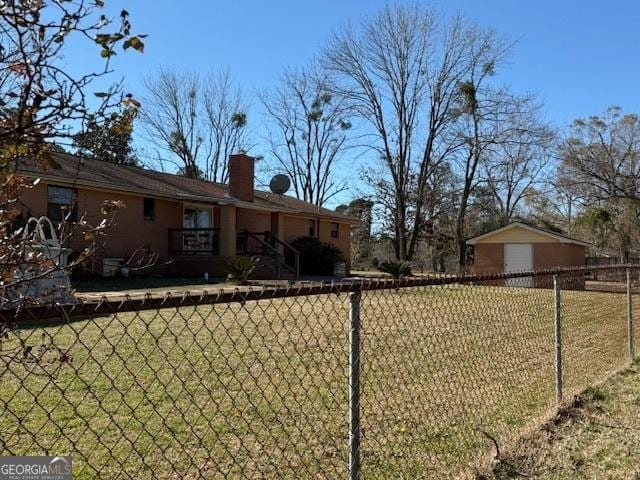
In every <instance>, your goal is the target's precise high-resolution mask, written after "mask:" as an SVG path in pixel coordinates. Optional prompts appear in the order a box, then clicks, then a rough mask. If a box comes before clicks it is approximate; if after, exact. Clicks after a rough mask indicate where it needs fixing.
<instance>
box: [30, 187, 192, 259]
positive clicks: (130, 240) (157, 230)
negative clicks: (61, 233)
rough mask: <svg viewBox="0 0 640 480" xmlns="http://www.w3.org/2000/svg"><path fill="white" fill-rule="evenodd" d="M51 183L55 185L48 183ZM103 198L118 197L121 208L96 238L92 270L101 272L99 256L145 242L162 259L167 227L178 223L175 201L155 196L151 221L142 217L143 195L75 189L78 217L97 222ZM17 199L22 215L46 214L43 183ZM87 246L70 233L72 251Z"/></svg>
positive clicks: (121, 253) (179, 216)
mask: <svg viewBox="0 0 640 480" xmlns="http://www.w3.org/2000/svg"><path fill="white" fill-rule="evenodd" d="M51 185H57V184H56V183H54V182H51ZM60 186H64V185H60ZM105 200H121V201H122V202H124V204H125V207H124V208H122V209H120V210H119V211H118V212H117V213H116V216H115V222H114V224H113V225H112V226H111V227H109V229H108V230H107V231H106V233H107V236H106V237H105V238H104V240H103V239H99V240H98V242H99V244H100V248H99V249H98V252H97V253H96V255H95V256H94V258H93V259H92V260H91V262H92V264H93V268H94V269H95V270H96V271H101V267H102V258H104V257H116V258H123V257H125V256H127V255H130V254H131V253H133V251H134V250H135V249H136V248H138V247H142V246H144V245H149V246H150V247H151V250H152V251H153V252H155V253H158V254H159V255H160V256H161V257H162V258H167V257H168V253H169V252H168V248H169V247H168V241H169V232H168V229H169V228H179V227H180V226H181V225H182V207H181V205H180V203H179V202H177V201H175V202H173V201H169V200H161V199H156V200H155V220H153V221H149V220H144V215H143V204H144V197H141V196H135V195H127V194H123V193H116V192H107V191H100V190H90V189H83V188H78V198H77V210H78V217H81V216H82V215H86V219H87V222H88V223H89V224H90V225H97V224H99V223H100V221H101V219H102V218H103V216H102V215H101V214H100V207H101V206H102V203H103V202H104V201H105ZM21 201H22V204H23V210H24V212H25V214H29V215H32V216H36V217H39V216H42V215H46V214H47V183H45V182H40V183H39V184H38V185H37V186H36V187H35V188H33V189H32V190H29V191H28V192H26V193H25V194H24V195H23V197H22V200H21ZM103 243H104V245H103ZM87 245H88V242H87V241H85V240H84V238H82V236H80V235H76V236H74V237H73V238H72V240H71V243H70V247H71V248H72V249H73V250H74V251H76V252H78V251H81V250H82V249H84V248H85V247H86V246H87Z"/></svg>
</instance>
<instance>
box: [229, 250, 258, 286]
mask: <svg viewBox="0 0 640 480" xmlns="http://www.w3.org/2000/svg"><path fill="white" fill-rule="evenodd" d="M259 264H260V259H259V258H258V257H237V258H233V259H231V260H228V261H227V262H226V263H225V267H226V270H227V281H228V282H231V283H235V284H236V285H247V284H248V283H249V279H250V278H251V276H252V275H253V274H254V273H255V271H256V269H257V268H258V265H259Z"/></svg>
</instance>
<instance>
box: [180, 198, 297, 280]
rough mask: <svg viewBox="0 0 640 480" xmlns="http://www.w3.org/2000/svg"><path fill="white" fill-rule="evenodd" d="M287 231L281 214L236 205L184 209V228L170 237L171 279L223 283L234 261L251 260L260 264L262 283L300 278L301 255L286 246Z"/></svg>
mask: <svg viewBox="0 0 640 480" xmlns="http://www.w3.org/2000/svg"><path fill="white" fill-rule="evenodd" d="M267 222H268V223H267ZM283 226H284V221H283V216H282V213H281V212H261V211H258V210H251V209H243V208H237V207H235V206H233V205H220V206H215V207H207V206H192V205H188V206H185V207H184V209H183V227H182V228H170V229H169V232H168V234H169V241H168V247H169V248H168V250H169V256H170V257H171V258H172V259H173V263H172V264H171V267H170V270H171V273H174V274H181V275H189V276H194V277H195V276H202V275H204V274H205V273H207V274H208V275H209V276H210V277H221V276H225V275H226V271H225V263H226V262H227V261H228V260H229V259H232V258H234V257H237V256H241V255H251V256H257V257H259V258H260V259H261V266H260V268H259V272H258V276H259V277H263V278H278V279H280V278H298V277H299V273H300V271H299V252H298V251H297V250H295V249H294V248H293V247H291V245H289V244H288V243H286V242H284V241H283V240H282V237H283V235H284V228H283ZM247 227H249V228H247ZM256 227H267V228H266V229H264V230H257V229H256Z"/></svg>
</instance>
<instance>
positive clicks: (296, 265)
mask: <svg viewBox="0 0 640 480" xmlns="http://www.w3.org/2000/svg"><path fill="white" fill-rule="evenodd" d="M273 238H274V240H275V241H276V242H277V243H279V244H280V245H282V246H283V247H285V248H288V249H289V250H290V251H291V252H292V253H293V256H294V269H295V274H296V278H300V251H299V250H297V249H295V248H294V247H292V246H291V245H289V244H288V243H287V242H284V241H282V240H280V239H279V238H278V237H277V235H275V234H274V235H273Z"/></svg>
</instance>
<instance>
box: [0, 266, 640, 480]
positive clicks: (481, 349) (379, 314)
mask: <svg viewBox="0 0 640 480" xmlns="http://www.w3.org/2000/svg"><path fill="white" fill-rule="evenodd" d="M594 272H597V276H595V277H596V278H597V280H594V275H593V273H594ZM639 272H640V267H628V266H624V267H593V268H584V269H566V270H556V271H546V272H538V273H518V274H507V275H491V276H466V277H451V278H439V279H429V278H419V279H407V280H400V281H392V280H371V281H367V282H364V283H362V282H351V283H348V282H342V283H339V284H331V285H314V286H304V287H295V288H293V287H292V288H288V289H255V290H247V291H237V292H232V293H220V294H217V295H204V296H189V295H187V296H185V297H181V298H175V297H174V298H172V297H166V298H163V299H153V298H150V297H148V298H144V299H138V300H127V301H124V302H118V303H114V302H108V301H102V302H98V303H85V304H78V305H74V306H56V307H46V306H40V307H31V308H26V309H23V310H20V311H15V310H11V311H9V310H4V311H1V310H0V338H1V340H0V385H1V386H2V388H1V389H0V455H44V454H48V455H67V454H69V455H71V456H72V457H73V462H74V472H73V473H74V478H132V479H133V478H135V479H145V478H149V479H150V478H163V479H174V478H175V479H177V478H206V479H210V478H291V479H293V478H330V479H335V478H372V479H388V478H426V479H430V478H433V479H441V478H456V477H472V476H473V475H474V474H475V473H476V472H477V471H479V470H481V469H483V468H485V467H486V466H487V465H488V464H489V462H490V461H491V459H492V457H494V456H495V455H496V452H497V449H499V450H504V449H508V448H509V446H510V445H511V444H512V443H513V442H514V441H515V440H516V439H517V438H518V437H519V436H521V435H522V434H523V433H525V432H526V431H527V430H529V429H532V428H535V427H536V426H539V425H540V424H541V423H542V422H543V421H545V420H546V419H548V418H550V416H552V415H553V414H554V412H556V410H557V408H558V407H559V406H560V405H561V404H562V403H564V402H569V401H571V399H572V397H573V395H576V394H578V393H579V392H581V391H582V390H584V389H585V388H586V387H587V386H589V385H592V384H594V383H597V382H600V381H602V380H603V379H605V378H606V377H607V376H609V375H611V374H612V373H613V372H616V371H618V370H620V369H621V368H624V367H625V366H627V365H628V364H629V362H630V361H631V359H632V358H633V355H634V352H633V346H634V344H635V342H637V340H638V338H637V337H638V335H639V334H638V332H637V330H638V329H633V328H632V327H633V320H636V321H637V320H638V318H637V317H638V315H640V313H639V312H638V309H633V308H632V306H633V303H634V302H635V304H636V305H640V304H639V303H638V301H640V298H638V297H639V296H640V289H636V287H635V286H636V284H637V279H638V274H639Z"/></svg>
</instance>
